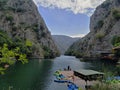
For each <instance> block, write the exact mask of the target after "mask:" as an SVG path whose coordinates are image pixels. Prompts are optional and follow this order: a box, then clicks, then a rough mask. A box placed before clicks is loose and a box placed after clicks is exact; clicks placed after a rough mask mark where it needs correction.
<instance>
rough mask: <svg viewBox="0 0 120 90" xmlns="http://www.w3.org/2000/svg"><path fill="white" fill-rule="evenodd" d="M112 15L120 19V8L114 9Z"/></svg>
mask: <svg viewBox="0 0 120 90" xmlns="http://www.w3.org/2000/svg"><path fill="white" fill-rule="evenodd" d="M112 14H113V17H114V18H115V19H116V20H120V10H118V9H114V10H113V12H112Z"/></svg>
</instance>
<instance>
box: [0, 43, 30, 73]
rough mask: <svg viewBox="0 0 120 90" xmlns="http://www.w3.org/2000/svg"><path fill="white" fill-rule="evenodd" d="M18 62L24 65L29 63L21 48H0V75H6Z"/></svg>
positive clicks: (5, 45) (5, 46)
mask: <svg viewBox="0 0 120 90" xmlns="http://www.w3.org/2000/svg"><path fill="white" fill-rule="evenodd" d="M17 61H20V62H22V63H23V64H24V63H27V62H28V60H27V57H26V55H25V54H22V53H21V52H20V48H19V47H16V48H15V49H11V50H9V49H8V45H7V44H4V45H3V47H1V48H0V74H4V72H5V70H6V69H7V67H9V66H10V65H13V64H14V63H15V62H17Z"/></svg>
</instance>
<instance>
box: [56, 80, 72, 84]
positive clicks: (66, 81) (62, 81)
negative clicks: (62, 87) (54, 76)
mask: <svg viewBox="0 0 120 90" xmlns="http://www.w3.org/2000/svg"><path fill="white" fill-rule="evenodd" d="M54 82H57V83H71V81H69V80H54Z"/></svg>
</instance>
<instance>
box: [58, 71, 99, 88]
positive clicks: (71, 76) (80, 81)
mask: <svg viewBox="0 0 120 90" xmlns="http://www.w3.org/2000/svg"><path fill="white" fill-rule="evenodd" d="M60 73H61V74H63V75H64V76H65V77H66V78H67V80H69V81H71V82H73V83H74V84H76V85H77V86H78V87H80V88H81V89H82V90H85V89H86V88H85V86H86V81H85V80H83V79H81V78H79V77H77V76H75V75H74V72H73V71H60ZM98 82H99V81H87V86H92V85H95V84H97V83H98Z"/></svg>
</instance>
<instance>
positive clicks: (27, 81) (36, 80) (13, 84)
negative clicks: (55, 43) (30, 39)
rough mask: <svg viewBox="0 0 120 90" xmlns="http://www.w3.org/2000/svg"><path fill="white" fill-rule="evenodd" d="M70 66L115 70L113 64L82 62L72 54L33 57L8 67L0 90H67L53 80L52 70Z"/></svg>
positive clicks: (74, 67)
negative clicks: (45, 57)
mask: <svg viewBox="0 0 120 90" xmlns="http://www.w3.org/2000/svg"><path fill="white" fill-rule="evenodd" d="M68 65H69V66H70V67H71V69H72V70H76V69H93V70H97V71H103V68H105V70H108V71H111V70H112V71H113V72H114V70H115V68H114V67H115V65H114V64H111V63H109V64H108V63H107V64H106V63H103V62H101V61H88V62H83V61H81V60H80V59H77V58H75V57H73V56H60V57H57V58H55V59H47V60H41V59H33V60H30V61H29V63H27V64H24V65H23V64H20V63H18V64H16V65H14V66H12V67H10V68H9V69H8V70H7V72H6V74H5V75H2V76H0V90H67V86H66V85H65V84H58V83H55V82H54V79H55V77H54V76H53V74H54V72H55V71H56V70H58V69H62V70H63V69H64V68H67V66H68Z"/></svg>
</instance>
